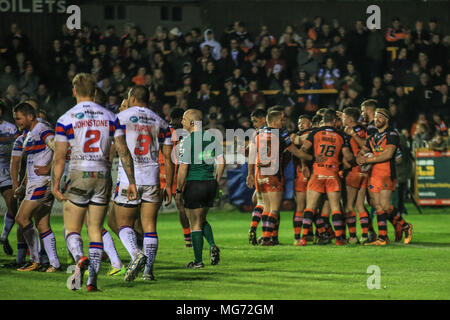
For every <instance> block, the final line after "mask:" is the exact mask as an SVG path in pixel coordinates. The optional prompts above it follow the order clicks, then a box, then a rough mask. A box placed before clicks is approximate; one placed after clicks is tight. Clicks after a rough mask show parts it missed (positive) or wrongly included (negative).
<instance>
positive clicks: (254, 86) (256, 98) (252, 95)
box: [242, 80, 266, 112]
mask: <svg viewBox="0 0 450 320" xmlns="http://www.w3.org/2000/svg"><path fill="white" fill-rule="evenodd" d="M242 101H243V103H244V106H245V107H246V108H247V109H248V110H249V111H250V112H253V110H255V108H256V106H257V105H258V104H265V103H266V99H265V98H264V95H263V94H262V92H260V91H258V82H257V81H256V80H251V81H250V82H249V84H248V91H247V92H245V93H244V95H243V96H242Z"/></svg>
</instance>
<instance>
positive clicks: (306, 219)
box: [302, 209, 314, 238]
mask: <svg viewBox="0 0 450 320" xmlns="http://www.w3.org/2000/svg"><path fill="white" fill-rule="evenodd" d="M313 215H314V212H313V211H312V210H311V209H305V211H303V230H302V237H303V238H305V237H306V236H307V235H308V234H309V233H310V232H311V231H312V221H313Z"/></svg>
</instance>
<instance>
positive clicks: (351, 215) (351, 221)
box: [345, 210, 356, 238]
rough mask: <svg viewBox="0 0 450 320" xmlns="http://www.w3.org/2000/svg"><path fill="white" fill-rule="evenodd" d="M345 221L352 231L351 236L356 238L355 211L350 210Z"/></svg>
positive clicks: (349, 230) (350, 231)
mask: <svg viewBox="0 0 450 320" xmlns="http://www.w3.org/2000/svg"><path fill="white" fill-rule="evenodd" d="M345 223H346V224H347V227H348V232H349V233H350V238H356V213H355V211H353V210H352V211H349V212H347V214H346V217H345Z"/></svg>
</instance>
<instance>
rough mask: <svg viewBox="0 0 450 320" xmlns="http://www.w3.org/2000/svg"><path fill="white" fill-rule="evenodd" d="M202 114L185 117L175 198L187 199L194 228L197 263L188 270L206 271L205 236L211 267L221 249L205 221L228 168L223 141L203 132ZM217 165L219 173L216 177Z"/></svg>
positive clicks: (185, 202)
mask: <svg viewBox="0 0 450 320" xmlns="http://www.w3.org/2000/svg"><path fill="white" fill-rule="evenodd" d="M202 118H203V115H202V112H201V111H200V110H197V109H189V110H187V111H186V112H185V113H184V115H183V120H182V122H181V123H182V124H183V129H184V130H186V131H188V132H189V136H187V137H186V138H184V139H183V140H182V141H181V143H180V153H179V159H180V160H179V164H180V166H179V169H178V180H177V190H176V199H177V200H181V199H183V200H184V206H185V208H186V214H187V217H188V219H189V223H190V225H191V240H192V247H193V249H194V257H195V260H194V261H192V262H189V264H188V265H187V267H188V268H192V269H198V268H203V267H204V264H203V261H202V250H203V237H205V239H206V241H208V244H209V246H210V258H211V264H212V265H216V264H218V263H219V260H220V256H219V252H220V250H219V248H218V247H217V246H216V244H215V243H214V236H213V232H212V229H211V225H210V224H209V223H208V221H206V214H207V213H208V209H209V208H210V207H212V206H213V202H214V199H215V197H216V193H217V190H218V184H219V181H220V178H221V176H222V174H223V171H224V169H225V159H224V157H223V153H222V141H216V137H215V136H213V135H212V134H210V133H209V132H206V131H204V130H202ZM214 163H216V164H217V173H216V174H214Z"/></svg>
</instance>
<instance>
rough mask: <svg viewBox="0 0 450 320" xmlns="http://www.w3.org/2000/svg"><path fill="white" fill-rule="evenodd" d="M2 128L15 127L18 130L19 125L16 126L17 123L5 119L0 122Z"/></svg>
mask: <svg viewBox="0 0 450 320" xmlns="http://www.w3.org/2000/svg"><path fill="white" fill-rule="evenodd" d="M0 128H2V129H4V130H5V129H6V130H8V129H15V130H17V127H16V125H15V124H12V123H11V122H8V121H6V120H3V121H2V123H1V124H0Z"/></svg>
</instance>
